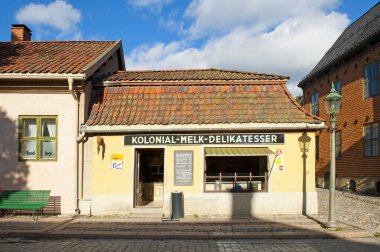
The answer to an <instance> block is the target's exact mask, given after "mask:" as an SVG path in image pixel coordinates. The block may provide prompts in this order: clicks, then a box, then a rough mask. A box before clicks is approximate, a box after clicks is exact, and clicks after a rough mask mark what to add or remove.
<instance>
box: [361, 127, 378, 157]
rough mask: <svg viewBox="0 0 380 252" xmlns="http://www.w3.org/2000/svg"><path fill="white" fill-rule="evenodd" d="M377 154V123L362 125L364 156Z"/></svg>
mask: <svg viewBox="0 0 380 252" xmlns="http://www.w3.org/2000/svg"><path fill="white" fill-rule="evenodd" d="M378 155H379V124H378V123H372V124H368V125H366V126H364V156H366V157H373V156H378Z"/></svg>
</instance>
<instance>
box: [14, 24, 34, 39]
mask: <svg viewBox="0 0 380 252" xmlns="http://www.w3.org/2000/svg"><path fill="white" fill-rule="evenodd" d="M31 39H32V31H31V30H30V29H29V28H28V26H26V25H23V24H12V28H11V42H16V41H30V40H31Z"/></svg>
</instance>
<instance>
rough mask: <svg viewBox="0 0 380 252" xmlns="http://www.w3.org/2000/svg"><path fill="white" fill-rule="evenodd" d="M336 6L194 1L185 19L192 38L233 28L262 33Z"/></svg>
mask: <svg viewBox="0 0 380 252" xmlns="http://www.w3.org/2000/svg"><path fill="white" fill-rule="evenodd" d="M338 4H339V0H297V1H294V0H255V1H252V0H233V1H220V0H193V1H192V2H191V4H190V5H189V7H188V8H187V10H186V12H185V16H186V17H188V18H190V19H192V20H193V22H192V24H191V25H190V27H189V33H190V34H191V35H192V36H200V35H205V34H209V32H221V33H226V32H228V31H230V30H231V29H235V27H236V26H247V27H250V28H251V29H252V30H253V31H255V32H262V31H265V30H267V29H270V28H273V27H275V26H277V25H278V24H280V23H281V22H282V21H283V20H285V19H288V18H292V17H296V16H299V15H313V14H315V13H320V12H323V11H325V10H330V9H333V8H335V7H336V6H337V5H338Z"/></svg>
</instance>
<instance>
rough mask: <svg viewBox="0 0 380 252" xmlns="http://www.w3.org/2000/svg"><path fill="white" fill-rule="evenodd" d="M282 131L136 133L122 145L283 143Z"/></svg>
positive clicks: (127, 137) (125, 137) (126, 137)
mask: <svg viewBox="0 0 380 252" xmlns="http://www.w3.org/2000/svg"><path fill="white" fill-rule="evenodd" d="M284 138H285V137H284V133H252V134H250V133H246V134H224V133H220V134H165V135H164V134H163V135H151V134H138V135H125V136H124V145H185V144H186V145H189V144H284V142H285V139H284Z"/></svg>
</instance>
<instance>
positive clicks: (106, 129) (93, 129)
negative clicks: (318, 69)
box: [80, 123, 327, 134]
mask: <svg viewBox="0 0 380 252" xmlns="http://www.w3.org/2000/svg"><path fill="white" fill-rule="evenodd" d="M320 129H327V126H325V124H324V123H321V124H318V125H316V124H308V123H305V124H301V125H295V124H293V125H292V126H288V125H287V126H272V127H271V126H268V125H266V126H251V127H249V126H248V127H244V126H243V127H236V126H233V127H191V126H190V127H187V126H185V127H170V126H166V127H165V125H160V126H159V127H157V125H154V127H149V126H146V127H133V126H121V127H118V126H108V125H107V126H104V125H102V126H87V125H81V127H80V132H82V133H85V134H86V133H128V132H178V131H185V132H190V131H223V130H224V131H235V130H247V131H248V130H249V131H252V130H320Z"/></svg>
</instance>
